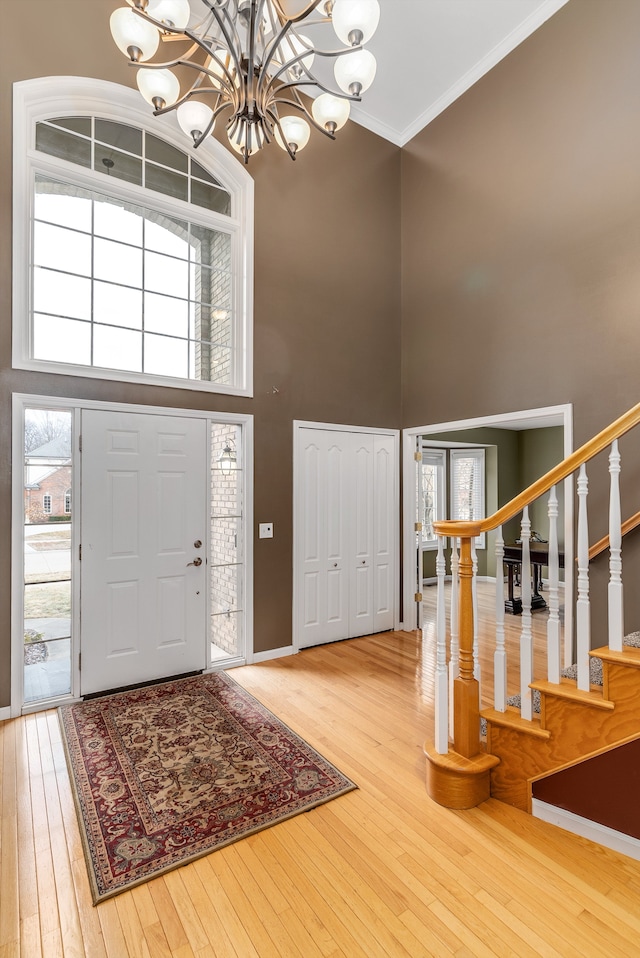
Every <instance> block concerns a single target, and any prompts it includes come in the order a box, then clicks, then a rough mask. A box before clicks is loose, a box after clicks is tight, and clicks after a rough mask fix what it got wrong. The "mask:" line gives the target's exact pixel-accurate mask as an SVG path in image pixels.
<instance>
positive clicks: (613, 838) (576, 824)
mask: <svg viewBox="0 0 640 958" xmlns="http://www.w3.org/2000/svg"><path fill="white" fill-rule="evenodd" d="M531 814H532V815H533V816H534V817H535V818H541V819H542V820H543V821H545V822H550V823H551V825H557V826H558V827H559V828H564V830H565V831H566V832H573V834H574V835H581V836H582V838H588V839H589V840H590V841H592V842H596V843H597V844H598V845H604V846H605V848H611V849H613V851H614V852H620V853H621V854H622V855H627V856H628V857H629V858H635V860H636V861H640V840H638V839H637V838H632V836H631V835H625V834H624V832H617V831H616V830H615V829H613V828H607V827H606V825H600V823H599V822H592V821H591V820H590V819H589V818H582V817H581V816H580V815H574V813H573V812H568V811H566V809H564V808H558V807H557V806H555V805H549V804H548V803H547V802H541V801H540V800H539V799H537V798H534V799H533V800H532V803H531Z"/></svg>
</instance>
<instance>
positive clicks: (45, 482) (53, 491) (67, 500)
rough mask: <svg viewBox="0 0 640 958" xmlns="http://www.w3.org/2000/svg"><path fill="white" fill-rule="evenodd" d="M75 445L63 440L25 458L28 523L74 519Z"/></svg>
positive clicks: (54, 442)
mask: <svg viewBox="0 0 640 958" xmlns="http://www.w3.org/2000/svg"><path fill="white" fill-rule="evenodd" d="M70 463H71V441H70V439H69V437H64V436H63V437H59V438H57V439H52V440H51V441H50V442H47V443H45V444H44V445H43V446H39V447H38V448H37V449H33V450H32V451H31V452H29V453H27V454H26V456H25V485H24V517H25V522H26V523H29V524H30V523H41V522H48V521H49V520H51V519H56V520H58V521H59V520H60V518H69V519H70V518H71V464H70Z"/></svg>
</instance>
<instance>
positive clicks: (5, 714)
mask: <svg viewBox="0 0 640 958" xmlns="http://www.w3.org/2000/svg"><path fill="white" fill-rule="evenodd" d="M10 718H11V706H10V705H5V707H4V708H1V709H0V722H6V721H7V719H10Z"/></svg>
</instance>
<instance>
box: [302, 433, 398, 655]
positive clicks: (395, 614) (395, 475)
mask: <svg viewBox="0 0 640 958" xmlns="http://www.w3.org/2000/svg"><path fill="white" fill-rule="evenodd" d="M301 429H321V430H329V431H331V432H354V433H361V434H362V433H364V434H367V435H376V436H391V437H392V439H393V459H394V463H393V484H394V501H395V503H396V506H397V508H396V509H395V511H394V517H393V550H392V555H393V556H394V561H395V567H394V569H393V576H394V578H395V581H396V583H397V586H396V588H395V589H394V594H393V622H394V626H393V627H394V629H396V630H397V629H399V628H400V584H399V576H398V571H399V569H398V560H399V557H400V501H399V496H400V472H399V464H400V430H399V429H376V428H375V427H374V426H346V425H344V424H343V423H334V422H307V421H306V420H303V419H294V421H293V602H292V615H291V635H292V651H293V653H294V654H295V653H297V652H299V650H300V649H299V644H300V643H299V636H298V633H297V629H296V623H297V622H298V613H299V611H300V609H299V588H300V556H301V554H302V543H301V540H300V535H301V533H300V529H299V528H297V526H296V517H297V516H298V515H299V512H298V510H299V508H300V496H301V492H302V490H301V488H300V483H299V482H298V478H299V469H300V463H299V462H298V452H297V450H298V437H299V433H300V430H301Z"/></svg>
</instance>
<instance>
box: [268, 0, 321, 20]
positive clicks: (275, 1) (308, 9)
mask: <svg viewBox="0 0 640 958" xmlns="http://www.w3.org/2000/svg"><path fill="white" fill-rule="evenodd" d="M271 2H272V4H273V6H274V8H275V10H276V11H277V13H278V16H279V17H280V18H281V19H282V20H283V21H284V20H288V21H289V23H300V21H301V20H304V18H305V17H308V16H309V14H310V13H311V11H312V10H313V8H314V7H316V6H317V5H318V0H312V2H311V3H308V4H307V5H306V6H305V7H303V8H302V10H301V12H300V13H298V14H296V16H295V17H292V16H291V15H290V14H288V13H285V12H284V10H283V9H282V4H281V3H280V0H271ZM327 20H329V17H324V18H323V19H322V20H318V21H317V22H318V23H324V22H326V21H327ZM309 22H311V21H309Z"/></svg>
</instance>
